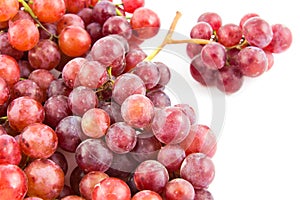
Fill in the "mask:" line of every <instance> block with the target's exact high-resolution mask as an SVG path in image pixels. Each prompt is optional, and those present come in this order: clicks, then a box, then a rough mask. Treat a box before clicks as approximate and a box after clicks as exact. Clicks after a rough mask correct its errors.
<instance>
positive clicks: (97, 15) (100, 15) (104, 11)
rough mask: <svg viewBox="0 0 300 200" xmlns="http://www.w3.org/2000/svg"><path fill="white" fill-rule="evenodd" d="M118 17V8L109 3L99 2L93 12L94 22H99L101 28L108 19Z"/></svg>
mask: <svg viewBox="0 0 300 200" xmlns="http://www.w3.org/2000/svg"><path fill="white" fill-rule="evenodd" d="M116 15H117V13H116V7H115V5H114V4H113V3H112V2H109V1H98V2H97V4H96V5H95V6H94V8H93V12H92V17H93V19H94V21H95V22H98V23H99V24H100V25H101V26H102V25H103V24H104V22H105V21H106V20H107V19H108V18H110V17H112V16H116Z"/></svg>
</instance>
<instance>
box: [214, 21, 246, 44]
mask: <svg viewBox="0 0 300 200" xmlns="http://www.w3.org/2000/svg"><path fill="white" fill-rule="evenodd" d="M242 36H243V33H242V29H241V28H240V27H239V26H238V25H235V24H225V25H223V26H221V27H220V28H219V29H218V31H217V39H218V42H219V43H221V44H222V45H224V46H225V47H232V46H234V45H237V44H239V42H240V41H241V39H242Z"/></svg>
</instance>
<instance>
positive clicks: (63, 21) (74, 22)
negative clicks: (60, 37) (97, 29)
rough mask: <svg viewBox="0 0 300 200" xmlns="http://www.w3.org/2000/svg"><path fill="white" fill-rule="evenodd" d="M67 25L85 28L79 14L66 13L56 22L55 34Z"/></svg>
mask: <svg viewBox="0 0 300 200" xmlns="http://www.w3.org/2000/svg"><path fill="white" fill-rule="evenodd" d="M68 26H79V27H81V28H85V25H84V21H83V20H82V19H81V17H80V16H78V15H76V14H72V13H66V14H64V15H63V16H62V17H61V18H60V19H59V21H58V22H57V25H56V28H57V30H56V32H57V34H60V33H61V32H62V31H63V29H64V28H66V27H68Z"/></svg>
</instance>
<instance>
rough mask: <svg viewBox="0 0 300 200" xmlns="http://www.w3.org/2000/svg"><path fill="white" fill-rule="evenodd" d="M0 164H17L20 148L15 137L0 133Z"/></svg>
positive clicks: (19, 157)
mask: <svg viewBox="0 0 300 200" xmlns="http://www.w3.org/2000/svg"><path fill="white" fill-rule="evenodd" d="M0 146H1V147H2V148H1V149H0V155H1V156H0V164H12V165H18V164H19V163H20V162H21V158H22V155H21V149H20V146H19V143H18V142H17V141H16V139H15V138H14V137H12V136H10V135H7V134H3V135H0Z"/></svg>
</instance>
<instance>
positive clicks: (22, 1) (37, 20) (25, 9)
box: [18, 0, 58, 40]
mask: <svg viewBox="0 0 300 200" xmlns="http://www.w3.org/2000/svg"><path fill="white" fill-rule="evenodd" d="M18 1H19V3H21V4H22V5H23V7H24V11H25V12H27V13H28V14H29V15H30V16H31V17H32V19H34V21H35V22H36V23H37V24H38V27H41V28H42V29H43V30H45V31H46V32H47V33H48V34H49V35H50V40H52V38H53V37H54V38H56V39H57V38H58V36H57V35H55V34H52V33H51V32H50V31H48V29H46V27H45V26H44V25H43V24H42V23H41V22H40V21H39V19H38V17H37V16H36V15H35V14H34V12H33V10H32V9H31V8H30V6H29V5H28V3H27V2H26V1H25V0H18Z"/></svg>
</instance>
